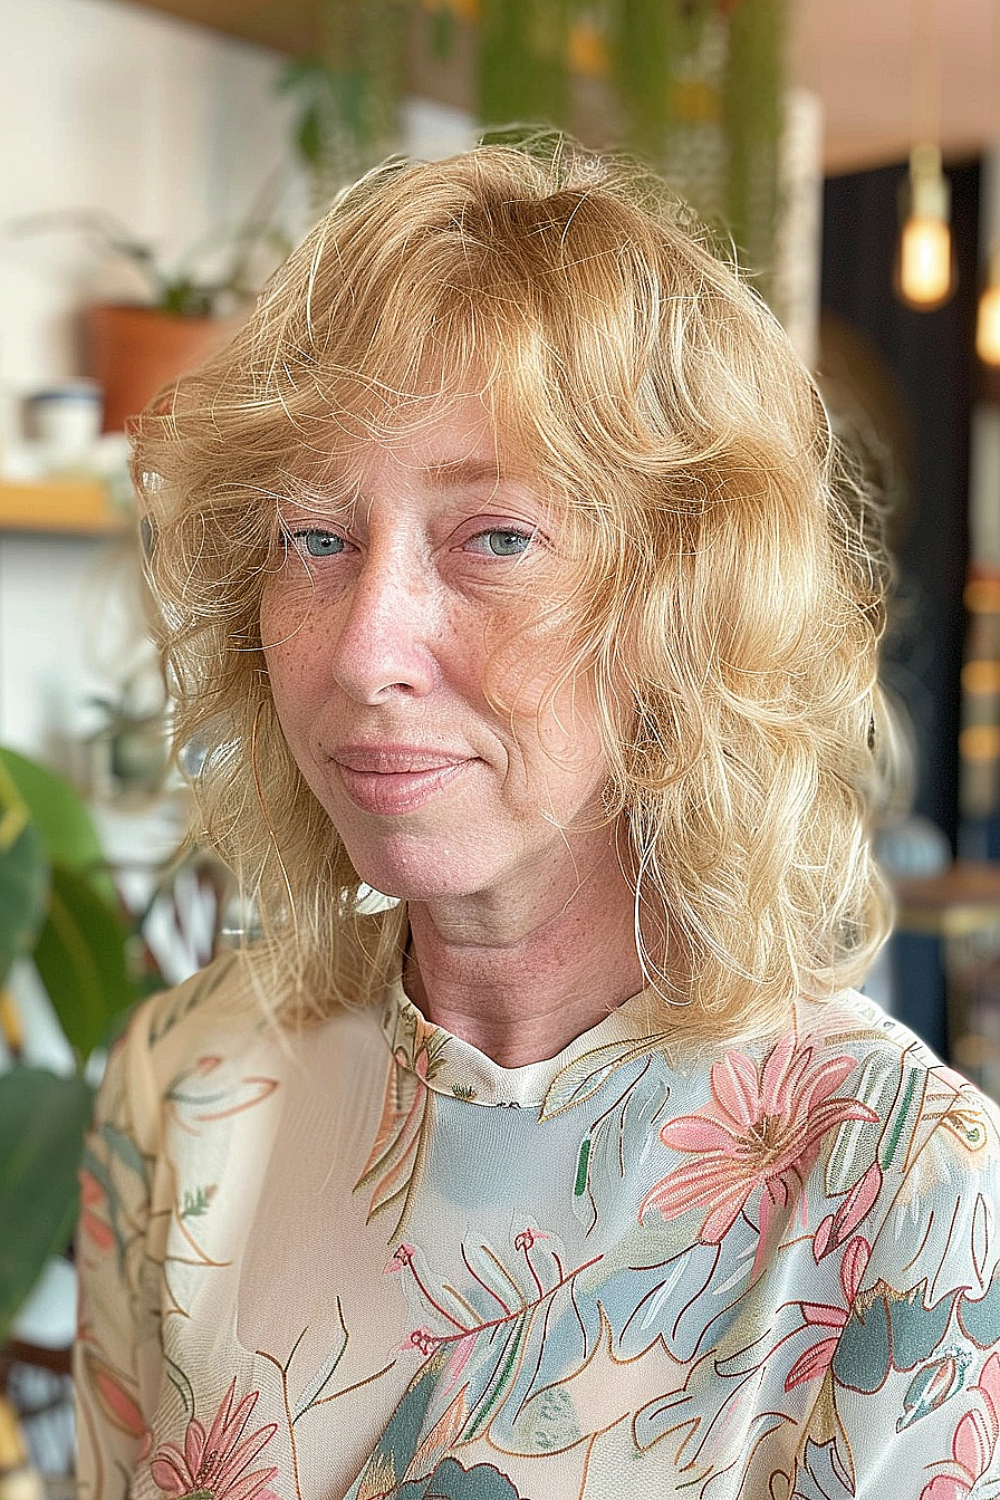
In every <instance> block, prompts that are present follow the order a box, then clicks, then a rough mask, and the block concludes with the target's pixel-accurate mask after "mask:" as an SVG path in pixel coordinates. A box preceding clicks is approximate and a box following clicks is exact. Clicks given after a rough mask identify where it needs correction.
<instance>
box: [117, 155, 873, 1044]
mask: <svg viewBox="0 0 1000 1500" xmlns="http://www.w3.org/2000/svg"><path fill="white" fill-rule="evenodd" d="M469 391H475V392H478V393H481V394H482V395H483V396H484V398H485V399H487V400H488V401H489V402H490V404H491V409H492V411H493V412H494V415H495V419H496V423H497V429H498V431H499V432H500V433H501V434H503V435H504V436H505V437H506V438H508V439H509V440H510V444H511V446H512V448H513V449H514V451H516V452H518V454H519V455H520V456H521V458H522V461H523V462H524V464H525V465H526V466H527V469H528V471H529V472H530V474H531V477H532V479H533V481H534V482H535V484H536V485H537V487H538V488H539V491H540V493H542V494H544V495H545V496H546V497H547V498H549V499H550V500H551V502H552V504H553V505H555V506H557V507H558V508H559V509H560V511H561V512H562V513H563V515H564V517H565V518H567V519H568V521H569V522H570V523H571V526H570V529H571V530H572V531H573V532H574V534H575V535H576V536H577V539H578V541H580V542H585V545H580V546H578V547H577V548H576V553H577V555H578V558H579V561H578V563H577V564H575V566H578V567H579V568H580V570H581V580H580V586H579V587H578V588H577V589H576V590H575V595H574V597H575V598H576V599H577V600H578V601H580V602H579V606H578V610H577V613H578V615H579V619H578V629H577V638H576V640H575V642H574V651H575V653H576V654H575V664H576V665H577V666H579V665H580V664H581V663H583V662H586V663H587V664H588V665H589V666H590V667H591V668H592V670H593V672H594V674H595V677H596V681H597V685H598V696H599V700H600V704H601V711H602V717H603V733H604V737H605V741H606V752H607V764H608V784H607V789H606V793H605V806H606V809H607V816H608V817H609V819H613V820H614V821H615V822H616V824H617V825H618V826H619V827H620V828H621V830H622V832H623V835H624V839H623V842H625V840H627V844H628V846H629V857H628V858H627V859H626V863H628V864H630V865H631V866H632V867H633V868H634V870H635V871H636V872H637V879H636V904H637V915H641V926H642V929H643V931H644V932H645V933H646V935H647V936H646V941H645V945H644V946H645V951H644V954H643V957H644V961H645V964H646V966H647V972H648V974H649V976H650V978H651V980H652V981H653V982H654V983H655V984H656V985H657V986H658V987H659V988H660V990H661V992H662V993H663V995H664V998H665V999H666V1000H667V1001H675V1002H681V1003H679V1004H678V1005H677V1007H676V1009H675V1010H672V1019H671V1024H674V1025H676V1026H678V1027H683V1028H685V1029H687V1030H688V1031H689V1032H691V1033H694V1034H699V1033H700V1035H701V1036H702V1037H705V1036H709V1035H715V1036H719V1035H725V1034H730V1035H731V1034H735V1033H736V1032H739V1031H745V1030H748V1029H757V1028H758V1027H763V1026H767V1025H773V1024H776V1023H778V1022H779V1021H780V1019H781V1018H783V1017H785V1016H787V1013H788V1007H789V1005H790V1002H791V1001H792V999H793V997H794V996H796V995H797V994H809V995H814V996H823V995H827V994H830V993H831V992H833V991H835V990H837V989H840V988H843V987H844V986H845V985H846V984H849V983H851V982H855V981H856V980H857V979H858V978H859V976H860V975H861V974H862V973H863V972H864V970H865V968H866V967H867V965H868V963H869V962H870V960H871V957H872V955H873V954H874V952H875V950H876V948H877V946H878V944H879V942H880V941H881V940H882V938H883V937H884V935H885V932H886V930H887V926H888V904H887V900H886V897H885V892H884V889H883V887H882V885H881V882H880V880H879V877H878V875H877V873H876V871H875V869H874V867H873V864H872V860H871V855H870V851H869V842H868V825H869V820H870V812H871V807H872V800H873V797H874V795H875V788H876V781H877V777H876V755H877V746H876V740H877V736H878V735H879V734H880V733H881V731H880V729H879V730H877V729H876V726H877V725H881V723H882V715H881V705H880V700H879V693H878V688H877V685H876V654H877V645H878V638H879V635H880V632H881V629H882V623H883V603H884V599H883V596H884V584H885V577H884V569H883V564H882V557H881V553H880V550H879V542H878V536H877V528H875V527H874V526H873V523H872V520H871V517H870V514H869V510H868V508H867V506H866V504H865V503H864V501H863V498H862V497H861V496H860V494H859V492H858V490H857V488H856V487H855V486H853V485H852V484H850V483H849V482H847V481H846V480H845V478H844V475H843V474H842V472H841V470H840V468H839V466H838V461H837V458H836V454H835V451H834V445H833V443H832V440H831V435H830V431H829V428H828V424H827V420H826V416H825V414H824V411H823V407H822V405H821V402H820V400H819V398H818V396H817V393H816V390H815V388H814V386H813V384H812V382H811V380H810V378H809V376H808V374H807V372H806V371H805V370H804V369H803V367H802V365H801V364H800V362H799V361H798V359H797V358H796V356H795V354H794V353H793V352H792V350H791V348H790V346H789V344H788V342H787V339H786V338H785V335H784V333H783V332H782V330H781V328H780V327H779V326H778V324H777V322H776V321H775V319H774V318H773V317H772V316H771V314H770V313H769V312H768V311H767V309H766V308H765V307H764V306H763V304H762V303H761V302H760V300H759V299H758V298H757V297H756V296H755V295H754V294H753V293H752V292H751V291H750V290H748V289H747V287H746V286H744V285H743V284H741V282H740V280H739V278H738V276H737V275H736V274H735V273H734V272H733V270H732V269H731V268H729V267H728V266H727V265H725V264H723V263H721V262H720V260H719V259H717V258H716V256H715V255H714V254H713V253H712V252H711V250H710V249H709V248H708V246H707V244H706V242H705V237H704V235H703V234H702V232H701V231H700V230H699V229H698V228H697V227H693V226H692V225H691V223H690V216H689V215H688V214H686V213H685V212H684V211H683V209H681V208H679V207H678V205H677V204H676V203H675V202H673V201H672V200H671V199H670V197H669V195H668V193H667V192H666V190H665V189H664V188H663V186H662V184H660V183H658V182H657V181H656V180H655V179H651V178H650V177H649V176H648V175H645V174H643V173H641V172H639V171H638V170H637V169H635V168H634V167H630V166H623V165H622V164H621V163H619V162H616V161H609V160H607V159H605V158H603V157H598V156H594V155H591V154H589V153H586V152H583V151H581V150H579V149H577V148H575V147H573V146H571V145H569V144H567V143H562V144H561V145H560V146H559V147H558V148H557V149H556V150H555V151H550V152H549V154H548V155H547V157H546V158H545V159H541V158H540V157H539V156H537V155H535V154H533V153H532V152H529V151H523V150H519V149H513V148H510V147H481V148H479V149H476V150H474V151H470V152H468V153H466V154H463V155H460V156H456V157H454V158H452V159H451V160H448V161H442V162H436V163H432V164H429V165H427V164H416V165H414V164H409V163H393V164H389V165H387V166H384V167H382V168H380V169H378V170H377V171H375V172H372V173H371V174H370V175H368V176H367V177H365V178H364V179H363V180H362V181H361V182H359V183H358V184H357V185H356V186H354V187H352V188H351V189H350V190H349V191H347V192H346V193H344V194H343V195H342V196H341V197H340V198H339V200H338V201H337V202H336V203H335V205H334V206H333V208H332V209H331V211H330V212H329V214H328V215H327V216H326V218H325V219H324V220H323V221H322V222H321V223H320V224H319V225H318V227H317V228H316V229H315V230H314V231H313V233H312V234H311V235H310V236H309V238H308V239H307V240H306V241H305V242H304V244H303V245H302V246H301V247H300V248H299V249H298V250H297V251H296V252H295V253H294V254H293V255H292V257H291V259H290V260H289V261H288V263H287V265H286V266H285V267H284V268H283V269H282V270H281V271H280V272H279V273H278V274H277V276H276V277H275V278H274V280H273V281H272V283H271V284H270V285H269V286H268V288H267V289H266V291H265V292H264V294H263V296H262V298H261V300H260V302H259V305H258V307H257V310H256V312H255V313H254V315H253V316H252V317H251V319H250V321H249V322H248V324H247V325H246V326H245V327H244V328H243V330H242V331H241V332H240V333H239V334H238V336H237V337H236V339H235V340H234V342H233V343H232V344H231V345H230V346H229V347H228V348H226V349H225V350H224V351H223V352H222V353H220V354H219V355H218V356H216V357H214V358H213V359H212V360H211V361H210V362H209V363H208V364H206V365H205V366H204V367H203V368H202V369H201V370H200V371H199V372H197V373H196V374H194V375H192V376H190V377H188V378H186V379H184V380H183V381H182V382H181V383H180V384H179V385H178V387H177V388H176V389H175V390H174V392H173V395H172V397H171V398H170V399H168V400H166V401H164V400H162V399H161V401H160V402H159V403H157V404H154V406H153V407H152V408H151V409H150V410H149V411H148V412H147V413H146V414H145V415H144V416H143V417H142V418H141V419H140V420H139V422H138V424H137V425H136V428H135V432H134V437H135V455H136V456H135V471H136V475H137V479H138V482H139V485H140V488H141V491H142V493H143V495H144V497H145V505H146V512H147V516H148V521H149V528H150V536H151V539H152V541H151V548H150V551H151V557H150V572H151V576H152V582H153V587H154V591H155V594H156V597H157V599H158V601H159V611H160V614H159V618H160V636H161V644H162V647H163V650H164V655H165V659H166V664H167V668H168V673H169V679H170V681H171V684H172V687H173V691H174V693H175V695H176V703H177V711H176V725H177V737H178V742H179V743H181V744H184V743H186V742H196V743H199V744H200V745H201V746H202V747H204V748H205V749H206V750H207V754H206V756H205V760H204V766H203V769H202V770H201V772H200V774H199V775H198V777H197V784H196V791H197V795H198V798H199V804H200V808H201V812H202V816H203V818H204V822H205V827H206V829H207V831H208V835H209V837H210V838H211V839H212V840H213V841H214V843H215V845H216V846H217V848H218V849H219V851H220V852H221V854H222V855H223V857H224V858H225V859H226V860H227V861H228V862H229V863H230V864H231V865H232V866H233V867H234V869H235V870H236V871H237V872H238V874H239V877H240V879H241V881H242V883H243V887H244V889H245V890H246V891H247V892H248V893H249V894H250V895H252V896H253V898H254V899H255V901H256V902H257V904H258V908H259V911H260V913H261V919H262V923H263V927H264V932H265V934H266V938H267V939H268V941H267V942H265V943H264V944H263V945H262V949H261V951H262V952H265V953H269V954H270V955H271V960H272V962H273V965H274V967H273V969H271V970H269V971H268V972H269V974H270V980H269V985H268V987H269V988H271V987H272V986H276V988H274V989H273V993H274V996H275V1003H276V1005H277V1007H278V1008H279V1010H280V1009H284V1010H285V1012H286V1013H291V1012H292V1011H293V1010H294V1011H295V1012H296V1013H298V1014H301V1013H302V1012H303V1011H306V1012H310V1011H312V1012H314V1013H317V1014H320V1015H322V1014H325V1013H328V1012H329V1011H330V1009H331V1008H332V1007H334V1006H336V1005H339V1004H362V1003H365V1002H366V1001H368V1000H370V999H371V998H372V997H373V996H374V995H375V994H376V993H377V991H378V988H379V986H380V984H381V983H382V981H383V980H384V978H385V976H386V974H388V973H390V972H391V970H392V968H393V966H394V965H398V962H399V951H400V948H401V946H402V943H403V940H404V937H405V931H406V918H405V911H404V910H402V909H401V908H396V909H394V910H390V911H389V912H386V913H384V914H383V915H382V916H381V917H380V918H378V919H377V921H376V922H375V923H374V924H373V923H372V919H371V918H370V917H366V918H364V920H363V921H362V920H360V919H359V918H358V902H359V893H360V894H362V895H363V887H361V885H360V881H359V878H358V875H357V873H356V872H355V870H354V869H353V867H352V866H351V863H350V861H349V859H348V857H347V855H346V853H345V851H344V849H343V846H342V845H341V843H340V840H339V838H338V836H337V834H336V831H335V830H334V829H333V828H332V827H331V826H330V823H329V820H328V818H327V817H326V815H325V814H324V813H323V811H322V810H321V808H320V807H319V805H318V803H317V802H316V800H315V799H314V797H313V796H312V794H311V792H310V791H309V790H308V788H307V787H306V784H305V782H304V781H303V779H302V777H301V776H300V774H299V772H298V770H297V768H296V766H295V764H294V762H293V760H292V758H291V755H290V754H289V752H288V749H287V747H286V746H285V743H284V740H283V738H282V735H281V731H280V728H279V726H278V723H277V720H276V716H275V712H274V708H273V704H272V699H271V695H270V691H269V686H268V679H267V672H266V668H265V663H264V659H263V654H262V651H261V638H260V626H259V606H260V598H261V592H262V587H263V584H264V581H265V578H266V576H267V572H268V570H269V568H272V567H274V566H277V565H278V560H277V559H278V551H279V547H280V537H279V528H278V525H277V509H278V504H279V502H280V501H281V500H282V499H283V498H286V497H288V496H289V495H293V496H294V495H295V494H296V493H301V491H302V488H303V487H307V488H308V490H309V491H310V492H312V493H315V487H316V486H317V484H319V485H321V483H322V477H323V473H324V469H325V468H326V467H327V466H328V465H329V463H330V460H331V455H332V454H333V452H334V450H335V449H336V448H337V447H338V445H340V446H342V445H343V444H344V443H345V442H348V441H350V442H356V441H358V440H361V441H364V440H369V439H371V438H375V439H376V440H377V439H378V437H379V435H380V434H385V433H386V432H387V431H393V430H398V428H399V425H400V424H401V423H407V422H410V421H420V420H422V417H423V416H424V415H426V413H427V411H428V409H429V408H431V409H432V411H435V412H440V411H441V409H442V403H447V400H448V399H449V397H450V396H453V395H455V394H458V393H462V392H465V393H468V392H469ZM373 926H374V929H375V931H374V935H373ZM639 926H640V922H639V921H638V920H637V930H638V928H639ZM650 934H653V935H654V936H653V937H652V939H651V938H650V936H649V935H650ZM679 974H682V975H683V976H684V978H683V981H680V980H679V979H678V975H679Z"/></svg>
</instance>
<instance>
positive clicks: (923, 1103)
mask: <svg viewBox="0 0 1000 1500" xmlns="http://www.w3.org/2000/svg"><path fill="white" fill-rule="evenodd" d="M801 1023H802V1031H801V1033H800V1036H801V1040H802V1042H803V1044H805V1045H807V1046H810V1047H812V1048H813V1049H814V1065H816V1066H822V1065H823V1064H824V1063H825V1064H826V1065H828V1066H829V1065H830V1064H831V1062H832V1061H833V1060H834V1059H840V1060H842V1061H841V1067H842V1069H843V1074H842V1082H841V1083H840V1086H839V1093H840V1094H841V1095H846V1096H849V1097H850V1098H851V1099H852V1100H854V1101H857V1105H858V1116H859V1117H858V1118H857V1119H855V1120H853V1121H851V1122H850V1124H849V1125H845V1126H844V1127H842V1128H841V1129H840V1130H839V1131H837V1132H836V1134H835V1135H834V1136H833V1137H832V1139H831V1140H830V1143H829V1152H828V1154H827V1156H826V1159H825V1161H824V1163H823V1169H824V1174H825V1182H826V1187H827V1190H828V1191H829V1192H832V1193H833V1194H836V1193H838V1192H840V1193H843V1192H846V1193H847V1195H848V1196H847V1198H846V1199H845V1200H844V1201H843V1207H842V1209H841V1210H839V1213H840V1220H843V1222H840V1220H838V1219H837V1216H836V1215H835V1216H834V1220H833V1221H831V1226H830V1227H831V1232H833V1234H834V1237H835V1238H840V1239H842V1238H843V1236H844V1234H845V1233H846V1232H847V1229H848V1227H849V1223H848V1221H851V1220H853V1219H854V1217H855V1214H856V1212H857V1210H858V1209H859V1208H860V1207H861V1204H862V1202H863V1201H864V1200H866V1199H867V1200H868V1201H871V1199H872V1198H874V1199H875V1201H876V1204H877V1212H878V1213H879V1214H881V1215H882V1216H883V1218H882V1224H883V1231H885V1232H887V1235H888V1242H891V1244H892V1246H893V1247H894V1248H893V1255H894V1256H901V1255H903V1251H904V1247H908V1248H907V1251H906V1256H904V1258H907V1257H908V1256H910V1255H911V1254H912V1261H911V1264H910V1270H911V1273H913V1272H914V1269H915V1267H916V1265H917V1264H918V1263H920V1264H921V1265H923V1270H924V1274H925V1276H927V1277H928V1280H929V1282H930V1284H932V1285H933V1282H934V1274H933V1272H932V1270H931V1267H930V1264H929V1261H930V1259H931V1258H933V1255H934V1252H935V1247H936V1249H937V1251H938V1252H941V1254H942V1255H943V1252H944V1246H945V1244H946V1243H947V1244H948V1245H950V1246H952V1247H953V1248H954V1247H955V1246H957V1245H959V1244H960V1245H961V1251H960V1254H961V1255H964V1256H965V1257H966V1258H967V1259H968V1258H969V1256H970V1255H973V1256H974V1259H975V1260H976V1261H977V1262H978V1263H979V1267H980V1270H985V1265H984V1262H985V1261H987V1260H995V1258H996V1256H997V1253H998V1249H1000V1246H998V1243H997V1238H998V1237H997V1234H996V1229H995V1225H996V1224H997V1223H998V1222H1000V1109H998V1107H997V1105H996V1104H995V1103H994V1101H993V1100H991V1099H989V1098H987V1097H986V1096H985V1095H984V1094H983V1093H982V1092H981V1091H980V1090H979V1089H977V1088H976V1087H975V1086H974V1085H973V1084H971V1083H969V1082H968V1081H967V1080H966V1079H965V1078H963V1077H962V1076H961V1075H960V1074H958V1073H956V1072H955V1071H954V1070H953V1069H952V1068H950V1067H948V1066H947V1064H945V1063H943V1062H941V1060H940V1059H939V1058H937V1057H936V1056H935V1054H934V1053H933V1052H932V1051H931V1050H930V1048H928V1047H927V1046H926V1044H925V1043H924V1042H922V1041H921V1040H920V1039H919V1038H918V1037H917V1036H916V1035H915V1034H914V1033H913V1032H912V1031H910V1030H909V1028H908V1027H906V1026H904V1025H903V1024H902V1023H901V1022H899V1021H897V1020H895V1019H894V1018H893V1017H891V1016H888V1015H886V1013H885V1012H884V1011H883V1010H881V1009H880V1007H879V1006H877V1005H875V1004H874V1003H873V1002H872V1001H870V1000H867V999H865V998H864V997H863V996H861V995H857V994H854V993H850V994H847V995H844V996H841V997H838V998H837V999H835V1000H833V1001H830V1002H827V1003H826V1004H823V1005H815V1006H806V1007H803V1010H802V1014H801ZM850 1227H853V1225H851V1226H850ZM973 1247H975V1250H974V1249H973ZM925 1262H926V1264H925ZM940 1264H941V1260H940V1258H939V1259H938V1261H937V1262H936V1265H935V1267H934V1271H935V1272H936V1273H937V1274H940ZM917 1279H919V1278H917Z"/></svg>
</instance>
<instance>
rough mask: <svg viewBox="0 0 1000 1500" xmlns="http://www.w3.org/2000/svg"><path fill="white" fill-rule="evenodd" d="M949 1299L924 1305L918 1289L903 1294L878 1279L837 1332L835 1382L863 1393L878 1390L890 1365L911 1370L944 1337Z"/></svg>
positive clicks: (930, 1352) (887, 1376) (949, 1308)
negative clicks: (878, 1281) (838, 1337)
mask: <svg viewBox="0 0 1000 1500" xmlns="http://www.w3.org/2000/svg"><path fill="white" fill-rule="evenodd" d="M953 1300H954V1298H953V1296H952V1297H943V1298H942V1299H941V1301H940V1302H938V1303H937V1304H936V1305H935V1306H934V1307H930V1308H927V1307H924V1304H923V1301H922V1300H921V1297H920V1292H919V1289H915V1290H914V1291H912V1292H909V1293H907V1294H905V1295H904V1294H902V1293H900V1292H897V1291H894V1290H893V1289H892V1287H889V1286H886V1284H885V1282H880V1283H879V1284H878V1285H877V1286H876V1287H874V1288H873V1289H872V1291H871V1292H866V1293H863V1294H862V1295H861V1296H860V1297H859V1298H858V1299H857V1301H856V1302H855V1305H854V1310H853V1312H852V1315H851V1317H850V1318H849V1319H848V1321H847V1323H846V1325H845V1327H844V1331H843V1333H842V1334H841V1336H840V1340H839V1342H838V1345H837V1351H836V1353H835V1354H834V1357H833V1364H832V1367H831V1368H832V1370H833V1375H834V1379H835V1380H836V1381H837V1382H838V1384H840V1385H843V1386H847V1387H848V1388H849V1389H850V1390H852V1391H862V1392H864V1393H865V1394H867V1395H872V1394H874V1392H875V1391H880V1390H881V1389H882V1387H883V1386H884V1385H885V1382H886V1381H887V1379H888V1378H889V1371H890V1369H895V1370H912V1369H914V1368H915V1367H916V1366H917V1365H918V1364H920V1363H922V1362H923V1361H924V1360H928V1359H930V1357H931V1355H932V1354H933V1353H934V1351H935V1350H936V1349H937V1347H938V1345H939V1344H940V1343H941V1342H942V1340H943V1339H944V1336H945V1333H946V1331H947V1328H948V1321H949V1319H950V1317H951V1306H952V1302H953Z"/></svg>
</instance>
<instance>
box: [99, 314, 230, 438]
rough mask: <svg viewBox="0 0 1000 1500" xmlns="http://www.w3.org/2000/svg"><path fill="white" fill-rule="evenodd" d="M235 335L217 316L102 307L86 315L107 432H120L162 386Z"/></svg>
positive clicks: (227, 323) (228, 324) (225, 322)
mask: <svg viewBox="0 0 1000 1500" xmlns="http://www.w3.org/2000/svg"><path fill="white" fill-rule="evenodd" d="M231 333H232V324H231V323H230V322H228V321H226V320H221V319H218V318H184V317H178V316H177V315H176V314H174V313H165V312H161V311H160V310H159V309H158V308H155V307H135V306H126V305H115V304H106V305H105V304H98V305H97V306H95V307H91V308H90V309H89V310H88V313H87V344H88V359H89V364H90V373H91V374H92V375H93V376H94V378H95V379H96V380H97V381H99V382H100V385H101V387H102V389H103V391H104V431H105V432H121V431H122V430H123V428H124V426H125V419H126V417H131V416H135V414H136V413H137V412H140V411H142V409H143V407H144V406H145V405H146V404H147V403H148V402H149V401H151V400H152V398H153V397H154V396H155V395H156V393H157V391H159V390H160V389H161V387H162V386H165V385H167V384H169V382H170V381H172V380H176V379H177V377H178V375H182V374H184V372H185V371H186V370H190V369H193V368H194V367H195V366H196V365H197V364H199V363H200V362H201V360H202V359H203V358H204V357H205V356H206V355H207V354H208V353H209V352H210V351H211V350H212V348H213V347H215V346H217V345H218V344H220V343H221V342H222V341H223V340H224V339H225V338H226V337H227V335H229V334H231Z"/></svg>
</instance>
